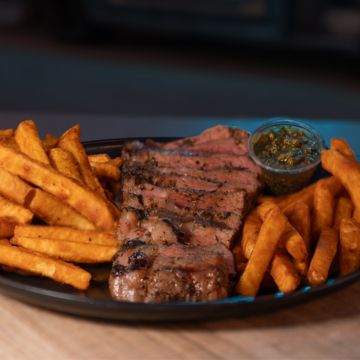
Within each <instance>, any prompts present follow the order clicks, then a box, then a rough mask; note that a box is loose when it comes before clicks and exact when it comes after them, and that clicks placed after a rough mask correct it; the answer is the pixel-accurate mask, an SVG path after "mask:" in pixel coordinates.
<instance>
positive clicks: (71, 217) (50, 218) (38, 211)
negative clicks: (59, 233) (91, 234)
mask: <svg viewBox="0 0 360 360" xmlns="http://www.w3.org/2000/svg"><path fill="white" fill-rule="evenodd" d="M28 206H29V208H30V210H31V211H32V212H33V213H34V214H35V215H36V216H37V217H38V218H40V219H41V220H42V221H44V222H45V223H46V224H49V225H61V226H72V227H74V228H77V229H83V230H94V229H95V228H96V227H95V225H94V224H93V223H92V222H91V221H89V220H88V219H87V218H85V217H84V216H83V215H81V214H79V213H78V212H77V211H76V210H74V209H73V208H72V207H70V206H69V205H67V204H65V203H63V202H61V201H60V200H59V199H57V198H56V197H55V196H53V195H50V194H48V193H46V192H45V191H42V190H40V189H36V190H34V192H33V197H32V199H31V200H30V202H29V205H28Z"/></svg>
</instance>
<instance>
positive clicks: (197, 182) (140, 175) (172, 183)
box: [123, 163, 259, 197]
mask: <svg viewBox="0 0 360 360" xmlns="http://www.w3.org/2000/svg"><path fill="white" fill-rule="evenodd" d="M159 170H160V171H159ZM200 172H201V170H200ZM123 177H126V178H128V177H136V182H137V183H138V184H140V183H141V182H149V183H151V184H153V185H156V186H160V187H173V188H177V189H187V190H197V191H208V192H215V191H218V192H231V191H237V190H246V192H247V193H248V194H249V196H251V197H252V196H255V195H256V193H257V191H258V188H259V186H258V183H257V182H256V184H247V183H241V182H236V183H224V182H216V181H211V180H207V179H205V178H201V177H194V176H191V175H190V176H187V175H182V174H181V173H177V172H176V169H174V171H168V172H166V168H165V172H164V173H161V169H157V170H156V169H154V168H153V167H150V166H146V165H145V166H141V165H140V166H139V165H138V164H132V163H130V164H127V165H126V166H124V167H123Z"/></svg>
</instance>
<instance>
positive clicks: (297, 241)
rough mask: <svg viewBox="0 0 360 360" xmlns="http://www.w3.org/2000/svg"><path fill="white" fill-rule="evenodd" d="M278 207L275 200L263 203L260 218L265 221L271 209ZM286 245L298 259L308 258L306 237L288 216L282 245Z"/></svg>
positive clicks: (300, 260) (259, 207)
mask: <svg viewBox="0 0 360 360" xmlns="http://www.w3.org/2000/svg"><path fill="white" fill-rule="evenodd" d="M276 207H278V205H276V204H275V203H273V202H270V201H267V202H264V203H262V204H261V205H259V206H258V207H257V209H256V210H257V213H258V214H259V216H260V218H261V219H262V220H263V221H265V219H266V218H267V216H268V214H269V213H270V211H271V210H272V209H274V208H276ZM283 244H284V245H285V247H286V250H287V251H288V252H289V254H290V255H291V256H292V257H293V258H294V259H295V260H297V261H299V262H304V261H306V259H307V255H308V251H307V248H306V245H305V242H304V239H303V238H302V237H301V235H300V234H299V233H298V232H297V231H296V229H295V228H294V227H293V226H292V225H291V224H290V222H289V220H288V219H287V218H286V228H285V231H284V232H283V235H282V239H281V241H280V245H283Z"/></svg>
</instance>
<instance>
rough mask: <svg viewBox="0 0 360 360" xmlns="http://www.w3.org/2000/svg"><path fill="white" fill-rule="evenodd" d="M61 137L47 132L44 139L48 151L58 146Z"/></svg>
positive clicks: (44, 145)
mask: <svg viewBox="0 0 360 360" xmlns="http://www.w3.org/2000/svg"><path fill="white" fill-rule="evenodd" d="M58 142H59V139H58V138H56V137H55V136H53V135H51V134H46V135H45V139H44V140H43V147H44V149H45V150H46V151H49V150H51V149H53V148H54V147H56V146H57V144H58Z"/></svg>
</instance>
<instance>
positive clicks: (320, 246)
mask: <svg viewBox="0 0 360 360" xmlns="http://www.w3.org/2000/svg"><path fill="white" fill-rule="evenodd" d="M338 240H339V236H338V232H337V230H335V229H331V228H326V229H323V230H322V231H321V233H320V237H319V240H318V243H317V245H316V248H315V252H314V255H313V258H312V260H311V262H310V267H309V271H308V274H307V279H308V281H309V284H310V285H321V284H324V283H325V281H326V279H327V278H328V275H329V270H330V267H331V264H332V262H333V260H334V258H335V255H336V252H337V246H338Z"/></svg>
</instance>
